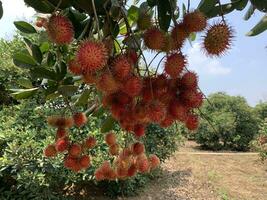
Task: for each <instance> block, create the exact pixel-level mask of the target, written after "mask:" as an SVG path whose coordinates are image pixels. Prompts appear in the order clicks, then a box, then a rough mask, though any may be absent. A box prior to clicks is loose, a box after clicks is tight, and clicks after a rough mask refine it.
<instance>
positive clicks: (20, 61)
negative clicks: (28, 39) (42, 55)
mask: <svg viewBox="0 0 267 200" xmlns="http://www.w3.org/2000/svg"><path fill="white" fill-rule="evenodd" d="M13 62H14V64H15V65H16V66H18V67H22V68H32V67H35V66H37V63H36V61H35V60H34V58H33V57H32V56H30V55H28V54H26V53H16V54H15V55H14V56H13Z"/></svg>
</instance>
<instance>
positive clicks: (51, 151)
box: [44, 144, 57, 157]
mask: <svg viewBox="0 0 267 200" xmlns="http://www.w3.org/2000/svg"><path fill="white" fill-rule="evenodd" d="M44 155H45V156H46V157H55V156H56V155H57V150H56V147H55V145H53V144H50V145H48V146H47V147H46V148H45V150H44Z"/></svg>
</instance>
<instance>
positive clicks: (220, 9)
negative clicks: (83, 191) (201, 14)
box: [205, 3, 235, 18]
mask: <svg viewBox="0 0 267 200" xmlns="http://www.w3.org/2000/svg"><path fill="white" fill-rule="evenodd" d="M234 9H235V6H234V4H233V3H227V4H223V5H222V6H215V7H214V8H213V9H212V10H210V11H209V12H208V13H205V15H206V16H207V17H208V18H213V17H216V16H219V15H221V14H222V13H223V14H224V15H226V14H228V13H230V12H232V11H233V10H234Z"/></svg>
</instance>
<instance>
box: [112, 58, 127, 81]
mask: <svg viewBox="0 0 267 200" xmlns="http://www.w3.org/2000/svg"><path fill="white" fill-rule="evenodd" d="M131 70H132V61H131V60H130V58H129V57H128V56H127V55H120V56H118V57H117V58H115V60H114V61H113V64H112V72H113V74H114V76H115V77H116V78H117V79H118V80H123V79H125V78H127V77H128V76H129V74H130V72H131Z"/></svg>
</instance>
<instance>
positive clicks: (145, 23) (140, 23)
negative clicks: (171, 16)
mask: <svg viewBox="0 0 267 200" xmlns="http://www.w3.org/2000/svg"><path fill="white" fill-rule="evenodd" d="M151 26H152V20H151V16H150V15H149V14H148V13H139V16H138V19H137V28H138V29H139V30H147V29H149V28H150V27H151Z"/></svg>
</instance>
